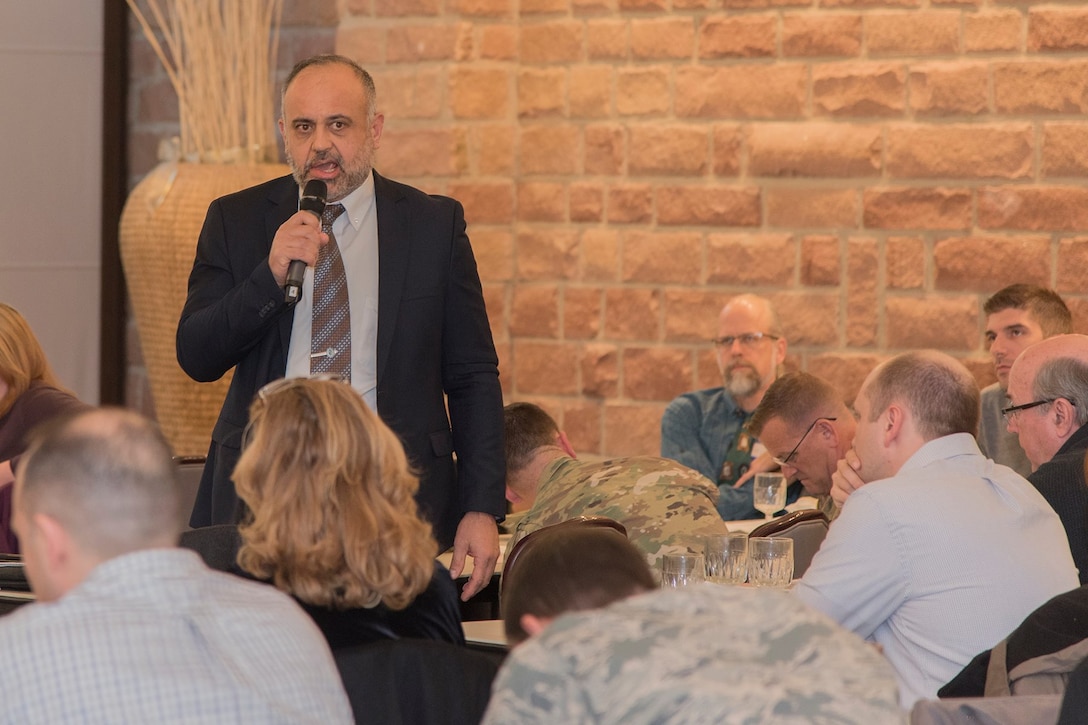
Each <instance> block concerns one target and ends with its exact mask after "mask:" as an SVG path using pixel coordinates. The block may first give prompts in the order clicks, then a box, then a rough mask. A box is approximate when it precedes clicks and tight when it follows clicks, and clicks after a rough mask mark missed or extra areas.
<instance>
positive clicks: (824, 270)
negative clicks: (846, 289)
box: [801, 235, 842, 287]
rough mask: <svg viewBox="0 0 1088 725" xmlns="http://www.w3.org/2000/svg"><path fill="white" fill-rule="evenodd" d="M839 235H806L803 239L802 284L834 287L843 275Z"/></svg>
mask: <svg viewBox="0 0 1088 725" xmlns="http://www.w3.org/2000/svg"><path fill="white" fill-rule="evenodd" d="M841 257H842V252H841V251H840V243H839V238H838V237H833V236H817V235H812V236H806V237H804V238H803V239H802V240H801V284H803V285H806V286H818V287H833V286H837V285H838V284H839V281H840V279H841V276H842V259H841Z"/></svg>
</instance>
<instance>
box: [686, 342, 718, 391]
mask: <svg viewBox="0 0 1088 725" xmlns="http://www.w3.org/2000/svg"><path fill="white" fill-rule="evenodd" d="M721 386H722V371H721V369H720V368H718V354H717V352H716V351H715V349H714V346H713V345H709V344H708V345H706V346H703V347H700V348H699V349H697V350H696V351H695V385H694V386H693V387H692V390H706V389H707V388H720V387H721Z"/></svg>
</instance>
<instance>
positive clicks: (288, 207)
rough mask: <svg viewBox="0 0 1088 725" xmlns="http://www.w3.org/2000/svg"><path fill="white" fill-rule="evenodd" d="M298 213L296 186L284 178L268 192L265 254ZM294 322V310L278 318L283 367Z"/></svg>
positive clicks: (285, 364)
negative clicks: (281, 228)
mask: <svg viewBox="0 0 1088 725" xmlns="http://www.w3.org/2000/svg"><path fill="white" fill-rule="evenodd" d="M296 211H298V184H296V183H295V180H294V178H293V177H290V176H287V177H284V179H283V183H282V184H277V185H275V186H274V187H272V190H271V191H269V192H268V214H267V215H266V216H265V254H267V253H268V250H270V249H271V248H272V239H273V237H275V236H276V232H277V231H278V230H279V228H280V227H281V226H283V223H284V222H286V221H287V220H288V219H290V218H291V216H292V215H293V214H294V213H295V212H296ZM294 321H295V310H294V308H291V309H289V310H287V311H285V312H284V313H283V314H282V315H280V318H279V332H280V348H281V349H282V351H283V352H282V356H283V361H282V362H283V367H284V369H286V367H287V349H288V348H289V347H290V346H291V327H292V326H293V325H294Z"/></svg>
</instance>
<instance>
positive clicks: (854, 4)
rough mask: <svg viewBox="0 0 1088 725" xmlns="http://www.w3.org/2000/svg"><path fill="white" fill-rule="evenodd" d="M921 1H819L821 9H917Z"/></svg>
mask: <svg viewBox="0 0 1088 725" xmlns="http://www.w3.org/2000/svg"><path fill="white" fill-rule="evenodd" d="M921 6H922V0H820V7H822V8H828V9H832V8H858V9H860V8H918V7H921Z"/></svg>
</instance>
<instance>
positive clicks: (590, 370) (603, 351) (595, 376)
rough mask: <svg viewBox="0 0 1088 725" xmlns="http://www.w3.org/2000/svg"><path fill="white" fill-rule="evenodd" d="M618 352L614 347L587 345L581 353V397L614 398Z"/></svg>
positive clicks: (617, 372) (617, 384) (617, 375)
mask: <svg viewBox="0 0 1088 725" xmlns="http://www.w3.org/2000/svg"><path fill="white" fill-rule="evenodd" d="M619 380H620V363H619V351H618V350H617V349H616V346H615V345H605V344H600V343H598V344H589V345H586V347H585V351H584V352H583V353H582V395H588V396H591V397H595V398H612V397H615V395H616V392H617V391H618V390H619Z"/></svg>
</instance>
